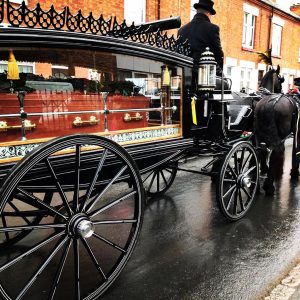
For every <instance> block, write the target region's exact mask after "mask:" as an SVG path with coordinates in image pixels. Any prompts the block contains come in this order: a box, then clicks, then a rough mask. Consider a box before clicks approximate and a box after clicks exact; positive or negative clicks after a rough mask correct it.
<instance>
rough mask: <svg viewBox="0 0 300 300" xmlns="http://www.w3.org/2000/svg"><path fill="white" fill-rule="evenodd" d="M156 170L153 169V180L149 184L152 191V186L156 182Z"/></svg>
mask: <svg viewBox="0 0 300 300" xmlns="http://www.w3.org/2000/svg"><path fill="white" fill-rule="evenodd" d="M156 175H157V174H156V171H153V176H152V178H151V181H150V184H149V186H148V190H147V191H148V192H150V190H151V188H152V185H153V182H154V179H155V177H156Z"/></svg>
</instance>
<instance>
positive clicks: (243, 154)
mask: <svg viewBox="0 0 300 300" xmlns="http://www.w3.org/2000/svg"><path fill="white" fill-rule="evenodd" d="M245 150H246V149H245V148H243V149H242V154H241V162H240V164H239V165H240V173H241V172H242V170H243V161H244V157H245Z"/></svg>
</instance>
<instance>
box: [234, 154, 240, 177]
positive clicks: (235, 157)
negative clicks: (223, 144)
mask: <svg viewBox="0 0 300 300" xmlns="http://www.w3.org/2000/svg"><path fill="white" fill-rule="evenodd" d="M233 159H234V169H235V173H236V174H239V173H240V170H239V162H238V158H237V152H234V154H233Z"/></svg>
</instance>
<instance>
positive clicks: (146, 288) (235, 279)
mask: <svg viewBox="0 0 300 300" xmlns="http://www.w3.org/2000/svg"><path fill="white" fill-rule="evenodd" d="M290 155H291V147H290V146H288V147H287V149H286V159H285V162H284V171H283V175H282V178H281V180H279V181H278V182H277V185H276V188H277V190H276V194H275V195H274V196H273V197H265V195H264V194H263V193H261V194H260V195H259V196H257V197H256V200H255V203H254V204H253V207H252V208H251V210H250V212H249V213H248V214H247V215H246V217H244V218H243V219H242V220H239V221H238V222H235V223H231V222H228V221H227V220H226V219H225V218H224V217H223V216H222V215H221V213H220V212H219V210H218V207H217V204H216V200H215V188H216V187H215V185H214V184H213V183H211V180H210V178H209V177H205V176H200V175H197V174H191V173H185V172H179V173H178V175H177V177H176V179H175V181H174V183H173V186H172V187H171V188H170V189H169V190H168V191H167V193H166V194H165V195H164V196H162V197H159V198H157V199H155V200H153V201H152V202H150V204H149V205H148V206H147V208H146V211H145V216H144V223H143V228H142V232H141V235H140V239H139V243H138V245H137V247H136V249H135V251H134V253H133V256H132V257H131V259H130V261H129V263H128V265H127V266H126V267H125V269H124V270H123V272H122V273H121V275H120V276H119V278H118V279H117V280H116V281H115V283H114V284H113V285H112V286H111V287H110V288H109V290H108V291H107V292H106V293H105V294H104V295H103V296H102V297H101V299H105V300H119V299H126V300H127V299H128V300H129V299H130V300H154V299H155V300H158V299H159V300H171V299H172V300H179V299H180V300H193V299H197V300H198V299H203V300H204V299H205V300H210V299H213V300H219V299H220V300H248V299H249V300H250V299H251V300H254V299H261V298H262V297H263V296H266V295H267V294H268V292H269V291H270V289H271V288H272V287H274V285H276V284H277V283H278V282H279V281H280V279H281V278H282V277H284V275H285V274H286V273H287V272H288V271H289V269H290V268H291V267H292V266H293V265H294V264H295V263H296V261H297V259H298V258H299V257H300V242H299V241H300V203H299V199H300V184H299V185H298V186H297V185H295V184H294V183H291V182H290V178H289V170H290V165H291V164H290ZM199 165H203V159H198V160H192V161H189V162H188V163H187V164H185V165H184V167H185V168H187V167H188V168H193V169H199Z"/></svg>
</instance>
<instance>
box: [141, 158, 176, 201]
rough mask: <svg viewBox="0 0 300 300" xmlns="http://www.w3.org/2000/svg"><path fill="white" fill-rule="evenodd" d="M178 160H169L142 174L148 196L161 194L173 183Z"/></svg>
mask: <svg viewBox="0 0 300 300" xmlns="http://www.w3.org/2000/svg"><path fill="white" fill-rule="evenodd" d="M177 167H178V161H170V162H168V163H167V164H163V165H161V166H158V167H156V168H154V169H152V170H151V171H149V172H147V173H145V174H143V175H142V181H143V185H144V187H145V191H146V193H147V195H148V196H150V197H156V196H161V195H163V194H164V193H165V192H166V191H167V190H168V189H169V188H170V186H171V185H172V184H173V182H174V179H175V177H176V174H177Z"/></svg>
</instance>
